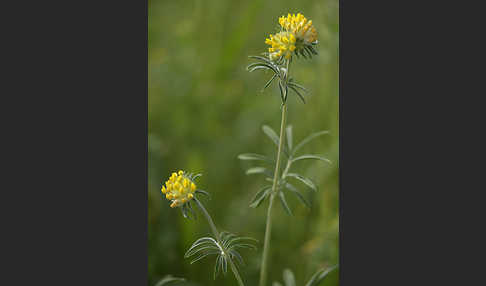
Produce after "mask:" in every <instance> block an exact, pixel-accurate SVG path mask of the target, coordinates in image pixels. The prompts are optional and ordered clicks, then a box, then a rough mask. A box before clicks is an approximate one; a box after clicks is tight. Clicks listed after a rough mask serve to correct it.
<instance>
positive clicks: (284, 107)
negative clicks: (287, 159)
mask: <svg viewBox="0 0 486 286" xmlns="http://www.w3.org/2000/svg"><path fill="white" fill-rule="evenodd" d="M287 66H288V65H287ZM287 70H288V68H287ZM286 111H287V105H286V104H285V103H284V104H283V105H282V121H281V123H280V139H279V142H278V151H277V162H276V163H275V172H274V173H273V184H272V194H271V195H270V202H269V204H268V210H267V225H266V228H265V242H264V245H263V256H262V267H261V270H260V286H265V284H266V282H267V264H268V252H269V248H270V237H271V235H272V207H273V201H274V200H275V197H276V196H277V191H278V190H277V181H278V177H279V170H280V157H281V154H282V148H283V141H284V130H285V118H286Z"/></svg>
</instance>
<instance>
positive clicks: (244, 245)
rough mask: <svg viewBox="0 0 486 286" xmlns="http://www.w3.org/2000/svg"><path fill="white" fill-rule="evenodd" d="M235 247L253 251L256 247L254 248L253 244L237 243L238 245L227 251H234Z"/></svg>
mask: <svg viewBox="0 0 486 286" xmlns="http://www.w3.org/2000/svg"><path fill="white" fill-rule="evenodd" d="M236 247H240V248H249V249H253V250H256V249H257V248H256V246H254V245H253V244H249V243H238V244H233V245H232V246H231V247H230V248H228V249H235V248H236Z"/></svg>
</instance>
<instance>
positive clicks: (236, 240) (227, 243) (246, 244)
mask: <svg viewBox="0 0 486 286" xmlns="http://www.w3.org/2000/svg"><path fill="white" fill-rule="evenodd" d="M220 236H221V241H220V242H218V240H217V239H216V238H212V237H209V236H207V237H202V238H199V239H198V240H196V241H195V242H194V243H193V244H192V246H191V247H190V248H189V249H188V250H187V252H186V254H185V255H184V258H189V257H191V256H196V255H197V256H196V257H195V258H193V260H192V261H191V264H193V263H194V262H197V261H199V260H201V259H203V258H205V257H207V256H209V255H216V263H215V265H214V271H213V279H216V277H217V276H218V274H219V272H221V271H222V272H223V274H224V275H226V273H227V272H228V264H229V261H228V260H229V259H231V260H232V261H235V260H236V261H237V262H238V263H239V264H240V265H244V261H243V258H242V257H241V254H240V253H239V252H238V251H237V249H238V248H249V249H254V250H256V247H255V245H253V244H252V242H257V240H256V239H254V238H251V237H241V236H236V235H235V234H232V233H229V232H225V231H223V232H221V234H220Z"/></svg>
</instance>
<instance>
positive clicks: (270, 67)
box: [246, 63, 278, 74]
mask: <svg viewBox="0 0 486 286" xmlns="http://www.w3.org/2000/svg"><path fill="white" fill-rule="evenodd" d="M246 69H247V70H248V71H249V72H252V71H254V70H257V69H268V70H271V71H273V72H274V73H275V74H278V70H277V69H276V68H275V67H274V66H273V65H270V64H267V63H253V64H251V65H249V66H247V67H246Z"/></svg>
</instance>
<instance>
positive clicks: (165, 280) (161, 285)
mask: <svg viewBox="0 0 486 286" xmlns="http://www.w3.org/2000/svg"><path fill="white" fill-rule="evenodd" d="M184 281H186V279H184V278H178V277H173V276H172V275H167V276H165V277H164V278H162V279H161V280H160V281H159V282H157V284H155V286H164V285H168V284H170V283H171V282H184Z"/></svg>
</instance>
